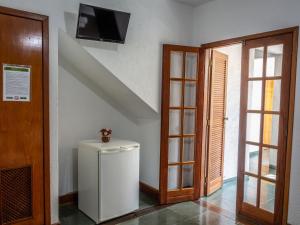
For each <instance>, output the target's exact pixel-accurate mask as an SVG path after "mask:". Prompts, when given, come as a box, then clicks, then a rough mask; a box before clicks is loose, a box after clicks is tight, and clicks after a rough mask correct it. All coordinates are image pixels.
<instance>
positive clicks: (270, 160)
mask: <svg viewBox="0 0 300 225" xmlns="http://www.w3.org/2000/svg"><path fill="white" fill-rule="evenodd" d="M277 151H278V150H277V149H274V148H263V150H262V163H261V175H262V176H263V177H266V178H269V179H272V180H276V173H277Z"/></svg>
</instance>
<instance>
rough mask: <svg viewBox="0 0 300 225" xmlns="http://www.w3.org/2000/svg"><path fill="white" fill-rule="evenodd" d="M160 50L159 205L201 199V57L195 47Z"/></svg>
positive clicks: (168, 47)
mask: <svg viewBox="0 0 300 225" xmlns="http://www.w3.org/2000/svg"><path fill="white" fill-rule="evenodd" d="M163 50H164V58H163V82H162V127H161V128H162V129H161V167H160V202H161V203H163V204H165V203H173V202H180V201H186V200H194V199H197V198H199V195H200V192H199V190H200V147H201V137H202V136H201V131H202V116H203V115H202V112H203V110H202V102H201V99H202V97H201V95H202V94H203V81H202V79H203V76H200V71H199V63H200V58H202V57H203V54H202V52H201V50H200V49H199V48H196V47H186V46H175V45H164V49H163ZM202 61H203V60H202Z"/></svg>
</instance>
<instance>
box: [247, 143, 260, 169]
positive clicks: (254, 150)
mask: <svg viewBox="0 0 300 225" xmlns="http://www.w3.org/2000/svg"><path fill="white" fill-rule="evenodd" d="M258 158H259V146H256V145H246V158H245V171H246V172H248V173H252V174H255V175H257V174H258Z"/></svg>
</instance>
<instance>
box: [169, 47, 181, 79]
mask: <svg viewBox="0 0 300 225" xmlns="http://www.w3.org/2000/svg"><path fill="white" fill-rule="evenodd" d="M170 63H171V65H170V67H171V68H170V77H171V78H182V72H183V52H175V51H172V52H171V62H170Z"/></svg>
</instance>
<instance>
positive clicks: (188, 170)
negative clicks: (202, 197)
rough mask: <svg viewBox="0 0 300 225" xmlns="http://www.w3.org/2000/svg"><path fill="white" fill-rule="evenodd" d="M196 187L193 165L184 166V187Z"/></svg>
mask: <svg viewBox="0 0 300 225" xmlns="http://www.w3.org/2000/svg"><path fill="white" fill-rule="evenodd" d="M193 186H194V167H193V165H184V166H182V187H183V188H190V187H193Z"/></svg>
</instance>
